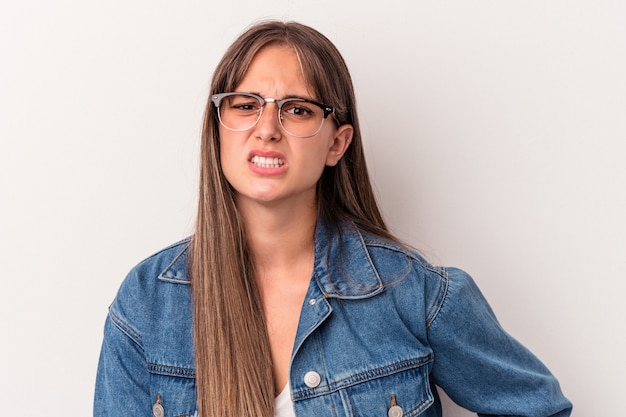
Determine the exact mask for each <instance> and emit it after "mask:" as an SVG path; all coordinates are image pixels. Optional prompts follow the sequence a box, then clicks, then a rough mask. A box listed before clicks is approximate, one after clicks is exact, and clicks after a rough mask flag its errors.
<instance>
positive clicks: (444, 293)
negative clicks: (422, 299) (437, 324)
mask: <svg viewBox="0 0 626 417" xmlns="http://www.w3.org/2000/svg"><path fill="white" fill-rule="evenodd" d="M440 276H441V275H440ZM449 287H450V278H449V277H448V274H447V273H446V274H445V276H441V282H440V285H439V291H438V292H437V296H436V297H435V299H434V301H433V304H432V305H431V306H430V307H429V308H428V312H429V313H428V317H427V319H426V328H429V327H430V326H431V325H432V324H433V322H434V321H435V319H436V318H437V317H438V316H439V312H440V311H441V309H442V308H443V304H444V303H445V301H446V299H447V297H448V288H449Z"/></svg>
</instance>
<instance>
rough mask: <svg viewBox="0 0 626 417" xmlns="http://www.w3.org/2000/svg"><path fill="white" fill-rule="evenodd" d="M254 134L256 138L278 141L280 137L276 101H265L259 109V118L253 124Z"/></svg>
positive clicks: (280, 131)
mask: <svg viewBox="0 0 626 417" xmlns="http://www.w3.org/2000/svg"><path fill="white" fill-rule="evenodd" d="M255 135H256V137H257V138H258V139H260V140H267V141H278V140H280V139H281V138H282V130H281V127H280V123H279V121H278V106H277V105H276V103H270V102H266V103H265V106H263V108H262V109H261V118H260V119H259V121H258V122H257V124H256V126H255Z"/></svg>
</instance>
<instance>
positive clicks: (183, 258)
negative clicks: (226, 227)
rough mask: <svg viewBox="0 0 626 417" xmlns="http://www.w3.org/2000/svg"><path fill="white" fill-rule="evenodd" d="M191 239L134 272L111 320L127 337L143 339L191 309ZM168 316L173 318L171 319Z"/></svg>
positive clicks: (121, 291) (119, 295)
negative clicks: (163, 322)
mask: <svg viewBox="0 0 626 417" xmlns="http://www.w3.org/2000/svg"><path fill="white" fill-rule="evenodd" d="M190 242H191V240H190V239H189V238H187V239H184V240H182V241H180V242H177V243H175V244H172V245H170V246H168V247H166V248H164V249H162V250H160V251H158V252H156V253H154V254H153V255H151V256H149V257H148V258H146V259H144V260H143V261H141V262H139V263H138V264H137V265H136V266H135V267H134V268H132V269H131V270H130V272H129V273H128V275H127V276H126V278H125V279H124V281H123V282H122V284H121V285H120V288H119V290H118V292H117V295H116V297H115V299H114V301H113V303H112V304H111V306H110V308H109V316H110V317H111V320H112V321H113V322H114V323H115V324H116V325H117V326H118V327H120V328H121V329H122V330H123V331H125V332H126V333H127V334H129V335H132V334H135V335H140V334H142V333H145V331H146V330H147V328H148V327H151V326H154V325H159V322H160V320H161V319H163V320H168V319H169V318H171V314H174V312H175V311H176V310H179V309H180V308H181V307H183V308H184V306H186V305H187V306H190V305H191V293H190V285H189V284H190V279H189V274H188V266H187V264H188V252H189V245H190ZM168 315H170V317H169V318H168Z"/></svg>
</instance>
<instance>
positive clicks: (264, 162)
mask: <svg viewBox="0 0 626 417" xmlns="http://www.w3.org/2000/svg"><path fill="white" fill-rule="evenodd" d="M250 162H252V163H253V164H254V165H258V166H260V167H263V168H278V167H281V166H283V165H284V162H283V161H281V160H280V159H279V158H266V157H264V156H258V155H254V156H253V157H252V159H251V160H250Z"/></svg>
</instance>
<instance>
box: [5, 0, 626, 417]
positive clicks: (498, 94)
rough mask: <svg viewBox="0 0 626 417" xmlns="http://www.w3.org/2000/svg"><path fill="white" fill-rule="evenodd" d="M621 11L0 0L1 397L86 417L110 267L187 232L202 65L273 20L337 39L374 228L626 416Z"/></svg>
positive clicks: (568, 385) (596, 401)
mask: <svg viewBox="0 0 626 417" xmlns="http://www.w3.org/2000/svg"><path fill="white" fill-rule="evenodd" d="M370 3H371V4H370ZM625 4H626V3H624V2H621V1H618V0H615V1H580V0H571V1H567V0H555V1H546V0H531V1H523V2H522V1H515V2H513V1H467V0H454V1H404V2H402V1H383V2H376V3H375V4H374V2H362V1H345V2H340V1H295V0H292V1H279V0H268V1H264V2H258V1H239V2H228V1H227V2H215V1H203V2H200V1H178V2H174V1H169V2H166V1H155V0H151V1H147V0H136V1H120V0H108V1H106V2H96V1H85V0H81V1H79V0H73V1H72V0H66V1H63V0H48V1H44V0H39V1H36V0H20V1H19V2H18V1H8V0H1V6H0V271H1V273H2V283H1V290H0V320H1V321H0V326H1V328H0V334H1V335H2V342H1V344H0V360H1V363H2V365H1V366H0V368H1V371H0V393H1V396H2V407H1V411H0V413H1V414H2V415H28V416H39V415H46V416H85V415H90V414H91V404H92V396H93V388H94V378H95V371H96V363H97V359H98V353H99V348H100V342H101V334H102V325H103V321H104V318H105V315H106V311H107V307H108V305H109V303H110V302H111V300H112V299H113V297H114V295H115V292H116V291H117V288H118V286H119V284H120V282H121V280H122V279H123V278H124V276H125V274H126V272H127V271H128V270H129V269H130V268H131V267H132V266H133V265H134V264H136V263H137V262H138V261H140V260H141V259H143V258H144V257H146V256H148V255H149V254H151V253H152V252H154V251H156V250H158V249H160V248H161V247H163V246H165V245H167V244H169V243H171V242H173V241H176V240H178V239H180V238H183V237H185V236H186V235H188V234H189V233H190V232H191V230H192V227H193V222H194V212H195V201H196V200H195V199H196V197H195V194H196V185H197V179H196V177H197V172H198V142H199V140H198V139H199V131H200V124H201V123H200V122H201V116H202V111H203V108H204V103H205V100H206V95H207V88H208V82H209V78H210V75H211V73H212V71H213V69H214V67H215V65H216V63H217V60H218V59H219V58H220V57H221V55H222V53H223V52H224V50H225V48H226V47H227V46H228V44H230V42H231V41H232V40H233V39H234V38H235V36H236V35H237V34H238V33H240V32H241V31H242V30H243V29H244V27H246V26H247V25H248V24H250V23H251V22H253V21H255V20H258V19H262V18H279V19H295V20H300V21H302V22H304V23H307V24H309V25H312V26H313V27H315V28H317V29H319V30H320V31H322V32H323V33H325V34H326V35H327V36H328V37H329V38H330V39H331V40H333V41H334V42H335V43H336V44H337V46H338V47H339V48H340V50H341V51H342V52H343V54H344V56H345V58H346V60H347V62H348V65H349V67H350V68H351V71H352V74H353V77H354V82H355V86H356V90H357V95H358V99H359V104H360V116H361V120H362V125H363V126H362V127H363V131H364V141H365V146H366V150H367V154H368V159H369V163H370V169H371V173H372V176H373V179H374V182H375V184H376V188H377V191H378V193H379V195H380V200H381V202H382V206H383V209H384V211H385V213H386V216H387V219H388V221H389V224H390V225H391V227H392V228H393V230H394V231H395V232H396V233H397V234H398V235H399V236H400V237H402V238H404V239H406V240H407V241H408V242H410V243H412V244H413V245H415V246H417V247H418V248H420V249H421V250H422V251H423V252H424V253H425V254H426V255H428V256H429V257H431V259H434V260H435V261H436V262H439V263H443V264H446V265H454V266H458V267H462V268H464V269H466V270H468V271H469V272H470V273H471V274H472V275H473V276H474V277H475V279H476V280H477V282H478V283H479V285H480V286H481V288H482V290H483V292H484V293H485V295H486V296H487V298H488V299H489V300H490V301H491V303H492V306H493V308H494V309H495V311H496V313H497V315H498V317H499V319H500V321H501V322H502V323H503V324H504V326H505V327H506V328H507V329H508V330H509V331H510V332H511V333H512V334H513V335H515V336H516V337H517V338H519V339H521V340H522V341H523V342H524V343H525V344H526V345H527V346H528V347H530V348H531V349H532V350H533V351H534V352H535V353H536V354H537V355H538V356H539V357H540V358H541V359H542V360H543V361H544V362H545V363H546V364H547V365H548V366H549V367H550V369H551V370H552V371H553V372H554V373H555V374H556V375H557V377H558V378H559V379H560V381H561V385H562V388H563V390H564V391H565V393H566V395H567V396H568V397H569V398H570V399H572V400H573V402H574V403H575V407H576V408H575V412H574V415H575V416H579V417H582V416H621V415H623V411H622V409H623V407H622V404H623V397H624V394H623V388H624V386H625V385H624V375H625V372H626V366H625V365H626V364H625V360H624V357H625V354H624V352H626V340H625V336H624V332H625V327H626V326H625V324H626V323H625V322H626V307H625V305H626V302H625V300H624V298H625V294H624V293H625V289H626V288H625V285H624V280H625V278H626V256H625V253H626V214H625V213H626V191H625V190H626V163H625V162H626V82H625V79H626V76H625V74H626V6H625ZM329 71H332V68H329ZM446 409H447V415H448V416H454V417H458V416H467V415H471V414H469V413H468V412H465V411H462V410H460V409H458V408H457V407H456V406H454V405H452V404H449V403H446Z"/></svg>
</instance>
